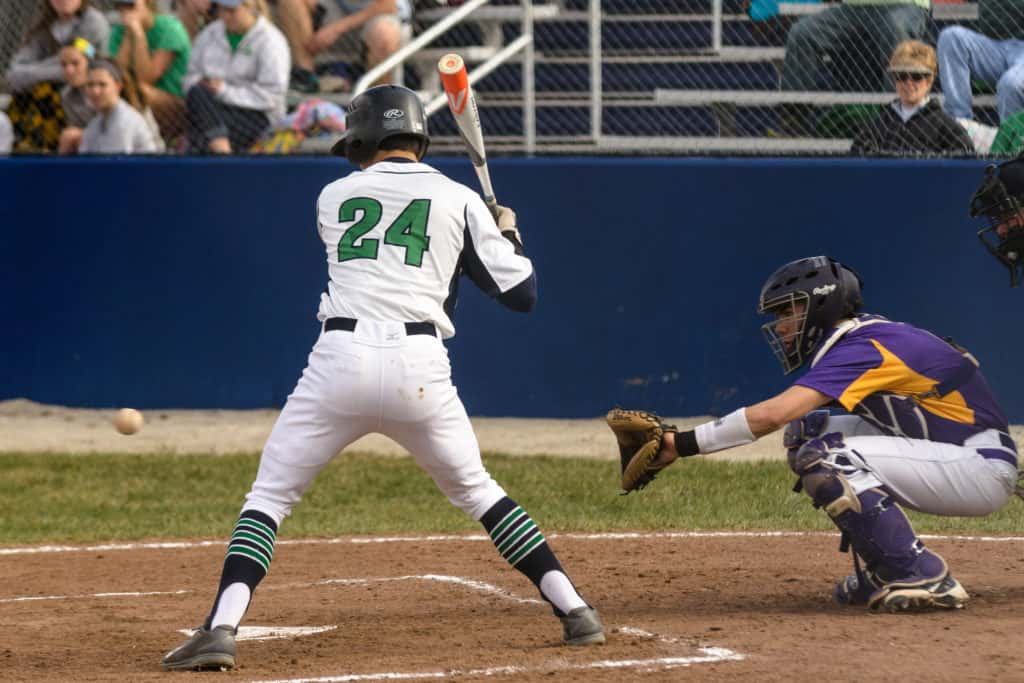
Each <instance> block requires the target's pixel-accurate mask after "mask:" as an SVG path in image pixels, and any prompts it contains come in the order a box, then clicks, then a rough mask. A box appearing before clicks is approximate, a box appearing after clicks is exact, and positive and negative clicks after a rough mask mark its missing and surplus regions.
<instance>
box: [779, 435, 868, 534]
mask: <svg viewBox="0 0 1024 683" xmlns="http://www.w3.org/2000/svg"><path fill="white" fill-rule="evenodd" d="M840 446H842V440H841V437H840V436H839V435H838V434H826V435H825V436H824V437H822V438H818V439H811V440H810V441H808V442H807V443H805V444H804V445H803V446H801V447H800V448H798V449H795V450H793V451H791V452H790V456H789V466H790V468H791V469H792V470H793V472H794V473H795V474H796V475H797V476H798V477H800V481H799V484H798V489H799V488H802V489H803V490H804V491H806V492H807V495H808V496H810V498H811V501H813V503H814V507H820V508H824V510H825V512H826V513H827V514H828V516H829V517H831V518H832V519H837V518H838V517H839V516H840V515H842V514H843V513H845V512H849V511H850V510H852V511H854V512H860V511H861V506H860V499H858V498H857V494H856V493H855V492H854V490H853V487H852V486H850V482H848V481H847V480H846V477H844V476H843V475H842V473H840V472H838V471H836V470H835V469H834V468H833V467H832V465H830V464H829V463H828V462H826V458H827V457H828V455H829V449H830V448H836V447H840Z"/></svg>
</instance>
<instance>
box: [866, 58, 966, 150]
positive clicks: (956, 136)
mask: <svg viewBox="0 0 1024 683" xmlns="http://www.w3.org/2000/svg"><path fill="white" fill-rule="evenodd" d="M937 71H938V62H937V60H936V57H935V50H934V49H933V48H931V47H930V46H928V45H925V44H924V43H922V42H920V41H918V40H907V41H904V42H902V43H900V44H899V45H897V46H896V49H895V50H894V51H893V54H892V58H891V59H890V60H889V75H890V76H891V77H892V80H893V84H894V85H895V87H896V94H897V96H898V99H896V100H895V101H893V102H892V103H890V104H889V105H886V106H885V107H883V108H882V111H881V112H879V114H878V116H876V117H875V118H874V119H872V120H870V121H868V122H867V123H866V124H864V126H863V127H862V128H861V130H860V131H859V132H858V134H857V136H856V137H855V138H854V140H853V148H852V149H851V151H852V152H853V153H854V154H859V155H863V156H931V155H942V156H965V155H973V154H974V146H973V145H972V144H971V140H970V137H968V135H967V131H965V130H964V128H963V127H962V126H961V125H960V124H959V123H957V121H956V119H954V118H953V117H951V116H950V115H949V114H947V113H945V112H944V111H942V107H941V106H939V103H938V101H936V100H935V99H934V98H932V97H931V90H932V85H933V84H934V82H935V74H936V72H937Z"/></svg>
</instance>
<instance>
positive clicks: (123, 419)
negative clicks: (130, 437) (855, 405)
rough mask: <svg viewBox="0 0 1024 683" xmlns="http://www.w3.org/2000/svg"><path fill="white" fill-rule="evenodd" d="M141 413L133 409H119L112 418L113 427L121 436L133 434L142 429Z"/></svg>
mask: <svg viewBox="0 0 1024 683" xmlns="http://www.w3.org/2000/svg"><path fill="white" fill-rule="evenodd" d="M142 422H143V420H142V413H140V412H139V411H137V410H135V408H121V410H119V411H117V416H116V417H115V418H114V426H115V427H117V431H119V432H121V433H122V434H134V433H135V432H137V431H139V430H140V429H142Z"/></svg>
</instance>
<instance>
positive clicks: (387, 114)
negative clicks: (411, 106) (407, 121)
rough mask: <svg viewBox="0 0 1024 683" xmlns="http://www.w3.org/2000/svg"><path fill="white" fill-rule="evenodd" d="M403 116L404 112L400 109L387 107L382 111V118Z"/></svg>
mask: <svg viewBox="0 0 1024 683" xmlns="http://www.w3.org/2000/svg"><path fill="white" fill-rule="evenodd" d="M403 116H405V112H404V111H402V110H401V109H388V110H387V111H386V112H384V118H386V119H400V118H402V117H403Z"/></svg>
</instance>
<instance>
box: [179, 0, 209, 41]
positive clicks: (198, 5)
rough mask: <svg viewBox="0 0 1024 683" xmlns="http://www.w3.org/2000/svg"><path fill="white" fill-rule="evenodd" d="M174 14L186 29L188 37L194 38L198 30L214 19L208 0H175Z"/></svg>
mask: <svg viewBox="0 0 1024 683" xmlns="http://www.w3.org/2000/svg"><path fill="white" fill-rule="evenodd" d="M174 16H176V17H178V20H179V21H180V22H181V23H182V25H183V26H184V27H185V30H186V31H188V37H189V39H194V38H195V37H196V35H198V33H199V31H201V30H202V29H203V28H204V27H205V26H206V25H207V24H208V23H210V22H211V21H214V20H215V19H216V17H214V16H213V4H212V3H211V2H210V0H175V3H174Z"/></svg>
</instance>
